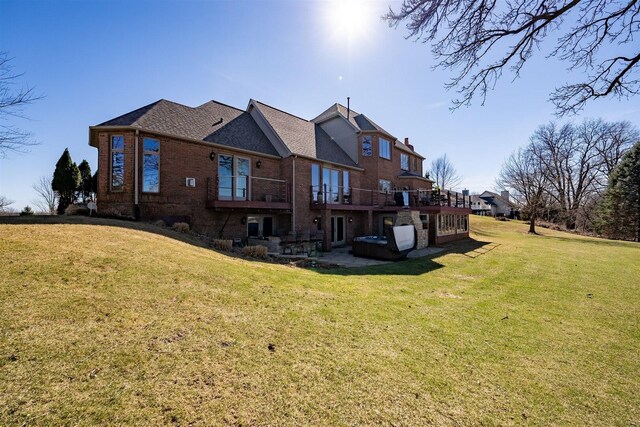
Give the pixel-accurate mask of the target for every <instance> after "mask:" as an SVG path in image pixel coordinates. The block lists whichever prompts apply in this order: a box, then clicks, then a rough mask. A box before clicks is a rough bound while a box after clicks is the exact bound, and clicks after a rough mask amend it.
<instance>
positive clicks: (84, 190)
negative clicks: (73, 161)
mask: <svg viewBox="0 0 640 427" xmlns="http://www.w3.org/2000/svg"><path fill="white" fill-rule="evenodd" d="M78 170H79V171H80V186H79V187H78V192H79V193H80V194H81V195H82V201H83V202H86V201H87V199H89V198H90V197H91V187H92V182H91V181H92V179H93V177H92V175H91V166H89V162H87V161H86V160H84V159H83V160H82V162H80V165H79V166H78Z"/></svg>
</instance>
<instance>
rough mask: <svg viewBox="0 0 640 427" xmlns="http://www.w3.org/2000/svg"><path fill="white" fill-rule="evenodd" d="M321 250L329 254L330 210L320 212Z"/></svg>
mask: <svg viewBox="0 0 640 427" xmlns="http://www.w3.org/2000/svg"><path fill="white" fill-rule="evenodd" d="M322 234H323V238H322V250H323V251H325V252H331V209H324V210H323V211H322Z"/></svg>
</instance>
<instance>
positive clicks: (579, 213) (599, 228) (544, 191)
mask: <svg viewBox="0 0 640 427" xmlns="http://www.w3.org/2000/svg"><path fill="white" fill-rule="evenodd" d="M638 145H640V133H639V132H638V130H637V129H636V128H635V127H634V126H633V125H632V124H631V123H629V122H626V121H622V122H605V121H603V120H584V121H582V122H580V123H577V124H576V123H566V124H559V123H556V122H551V123H548V124H546V125H542V126H540V127H539V128H538V129H537V130H536V131H535V132H534V133H533V135H532V136H531V138H530V141H529V144H528V145H527V146H525V147H523V148H520V149H518V150H517V151H515V152H514V153H512V154H511V155H510V156H509V157H508V158H507V160H506V161H505V162H504V164H503V167H502V170H501V172H500V175H499V177H498V179H497V184H498V186H499V187H501V188H505V189H509V190H510V193H511V194H513V196H514V198H515V199H516V200H517V201H518V202H519V203H520V204H521V206H522V207H523V214H524V215H525V216H526V217H527V218H528V219H529V221H530V231H531V232H534V233H535V222H536V220H538V219H540V218H543V219H544V220H546V221H549V222H552V223H555V224H559V225H562V226H563V227H565V228H566V229H568V230H576V231H580V232H596V233H600V234H604V235H607V236H610V237H618V238H630V239H637V238H638V236H637V233H630V232H628V233H626V234H625V233H622V234H621V233H619V232H617V231H615V230H614V228H612V227H611V224H612V223H614V222H622V223H625V224H626V223H628V222H629V221H632V220H633V218H635V216H637V215H638V213H639V212H640V210H638V209H636V210H635V212H634V209H633V207H632V206H630V205H629V204H628V203H626V204H624V203H622V204H621V203H618V204H617V208H616V209H615V210H614V209H612V208H611V206H612V202H611V201H609V202H607V200H610V198H611V195H610V193H611V192H612V191H613V190H612V189H611V186H612V184H613V178H614V177H620V175H621V172H620V171H619V169H620V167H621V165H623V164H625V163H624V159H625V156H626V155H627V154H628V153H630V152H631V151H630V150H631V149H632V147H636V146H638ZM636 150H637V147H636ZM627 169H628V170H633V168H632V167H631V166H629V167H627ZM625 179H626V178H624V179H622V182H626V181H625ZM618 181H620V178H618ZM638 191H640V188H638V187H637V188H636V189H635V192H636V193H637V192H638ZM618 194H621V193H620V191H618ZM625 197H626V198H627V199H629V198H633V194H626V195H625ZM605 206H609V207H610V208H609V211H608V212H609V215H607V214H606V212H605ZM614 211H615V216H616V218H617V219H616V220H615V221H614V218H613V217H611V214H612V213H613V212H614ZM636 223H637V222H636ZM618 228H619V227H618Z"/></svg>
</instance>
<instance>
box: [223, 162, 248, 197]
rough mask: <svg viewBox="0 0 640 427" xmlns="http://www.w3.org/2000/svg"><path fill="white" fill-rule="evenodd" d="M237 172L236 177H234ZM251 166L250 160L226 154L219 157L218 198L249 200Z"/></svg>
mask: <svg viewBox="0 0 640 427" xmlns="http://www.w3.org/2000/svg"><path fill="white" fill-rule="evenodd" d="M234 172H235V175H234ZM250 176H251V165H250V162H249V159H246V158H243V157H235V158H234V157H233V156H229V155H226V154H221V155H219V156H218V198H219V199H220V200H248V199H249V177H250Z"/></svg>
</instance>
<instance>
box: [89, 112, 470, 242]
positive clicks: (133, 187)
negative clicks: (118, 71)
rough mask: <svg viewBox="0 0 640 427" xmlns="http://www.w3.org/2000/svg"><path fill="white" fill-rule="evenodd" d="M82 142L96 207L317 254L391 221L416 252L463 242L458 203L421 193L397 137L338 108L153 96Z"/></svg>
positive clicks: (416, 166) (415, 167)
mask: <svg viewBox="0 0 640 427" xmlns="http://www.w3.org/2000/svg"><path fill="white" fill-rule="evenodd" d="M89 144H90V145H91V146H93V147H96V148H97V149H98V169H99V171H100V173H99V175H98V176H99V182H98V210H99V211H101V212H111V213H114V214H120V215H125V216H132V217H135V218H137V219H144V220H155V219H162V220H164V221H165V222H168V223H172V222H175V221H185V222H188V223H190V225H191V227H192V228H193V229H196V230H199V231H200V232H204V233H207V234H209V235H211V236H213V237H225V238H234V239H241V240H246V239H247V238H252V237H255V238H266V237H269V236H280V237H281V238H283V239H318V240H321V241H322V243H323V245H322V246H323V249H324V250H331V247H332V246H341V245H345V244H347V243H349V242H351V240H352V239H353V237H355V236H360V235H371V234H383V233H385V230H386V229H387V227H389V226H392V225H394V224H396V223H401V222H402V223H411V222H413V223H414V224H415V225H416V228H417V229H418V234H419V235H420V234H423V235H424V236H423V238H419V239H418V240H419V241H420V246H426V244H427V232H428V241H429V242H430V243H435V244H438V243H443V242H446V241H450V240H456V239H460V238H465V237H468V215H469V213H470V212H471V211H470V209H468V204H467V205H466V206H465V207H456V204H455V203H451V202H450V201H449V202H448V203H447V202H445V203H442V201H441V199H440V198H437V199H436V198H434V197H432V195H431V186H432V182H433V181H431V180H429V179H426V178H424V177H423V170H422V163H423V161H424V157H422V156H421V155H420V154H418V153H417V152H415V151H414V149H413V146H411V145H410V144H409V141H408V139H405V141H404V143H402V142H400V141H398V140H397V138H395V137H394V136H393V135H391V134H389V132H387V131H385V130H384V129H383V128H381V127H380V126H378V125H377V124H376V123H374V122H373V121H372V120H370V119H369V118H368V117H366V116H365V115H364V114H359V113H357V112H355V111H352V110H349V109H348V108H346V107H344V106H342V105H340V104H335V105H333V106H331V107H330V108H328V109H327V110H326V111H324V112H323V113H322V114H320V115H319V116H318V117H316V118H315V119H313V120H306V119H303V118H300V117H297V116H294V115H292V114H290V113H287V112H285V111H282V110H278V109H277V108H274V107H271V106H269V105H266V104H264V103H261V102H258V101H255V100H250V101H249V104H248V106H247V108H246V109H245V110H241V109H238V108H234V107H230V106H228V105H225V104H221V103H219V102H216V101H210V102H207V103H205V104H203V105H200V106H199V107H195V108H192V107H187V106H185V105H181V104H177V103H174V102H170V101H166V100H160V101H157V102H154V103H153V104H150V105H147V106H145V107H142V108H140V109H137V110H135V111H132V112H129V113H127V114H124V115H122V116H120V117H116V118H114V119H112V120H109V121H106V122H104V123H102V124H100V125H97V126H91V127H90V128H89ZM434 200H438V202H437V203H435V202H434ZM460 200H462V199H460ZM442 204H444V206H441V205H442ZM423 225H425V228H424V230H422V226H423Z"/></svg>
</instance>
